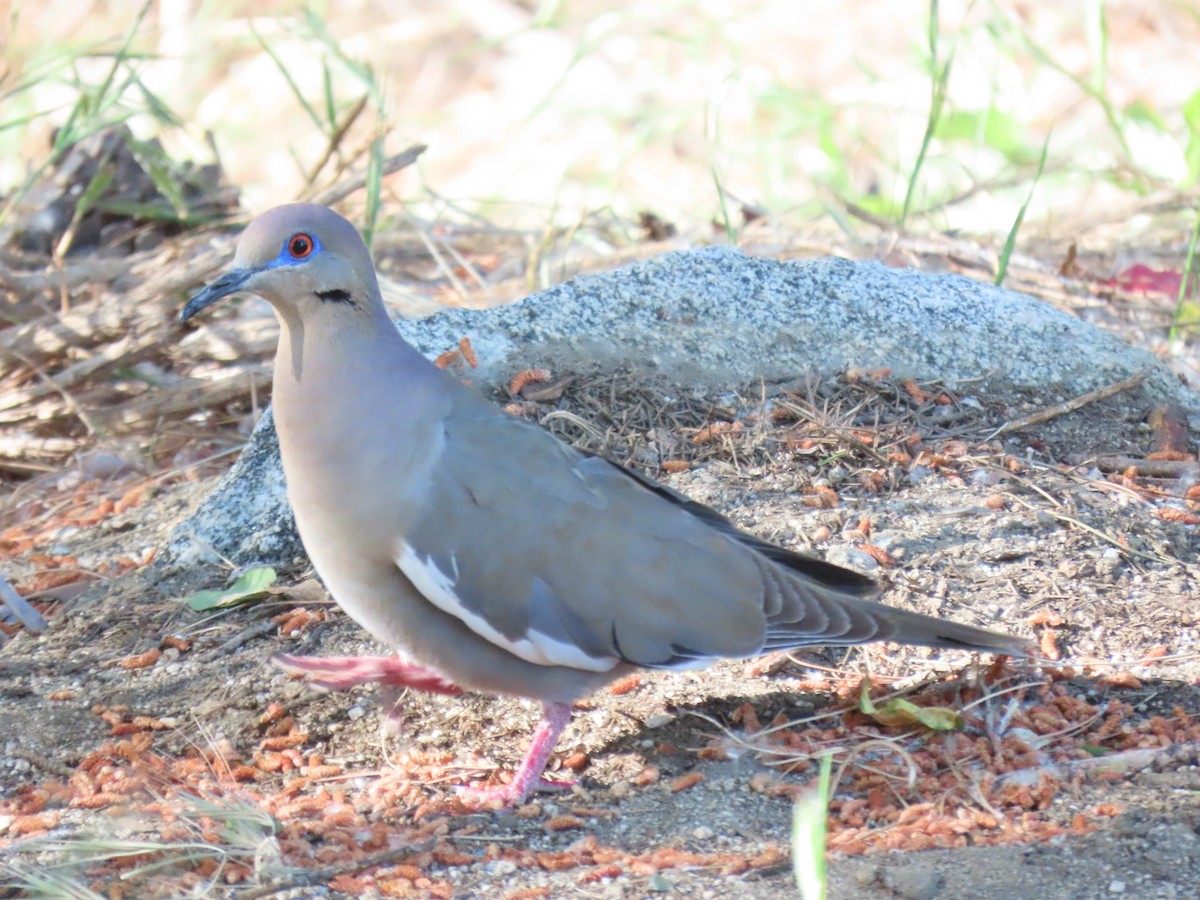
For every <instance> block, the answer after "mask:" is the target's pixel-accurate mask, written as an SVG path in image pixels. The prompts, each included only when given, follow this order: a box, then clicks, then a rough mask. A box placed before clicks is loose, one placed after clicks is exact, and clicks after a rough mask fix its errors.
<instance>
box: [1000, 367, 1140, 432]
mask: <svg viewBox="0 0 1200 900" xmlns="http://www.w3.org/2000/svg"><path fill="white" fill-rule="evenodd" d="M1149 374H1150V373H1149V372H1148V371H1141V372H1137V373H1135V374H1133V375H1130V376H1129V377H1128V378H1125V379H1123V380H1121V381H1118V382H1116V383H1114V384H1110V385H1107V386H1106V387H1102V388H1097V389H1096V390H1094V391H1088V392H1087V393H1086V394H1080V395H1079V396H1078V397H1075V398H1073V399H1071V400H1068V401H1066V402H1065V403H1059V404H1056V405H1055V406H1051V407H1047V408H1046V409H1043V410H1040V411H1039V412H1035V413H1031V414H1030V415H1028V416H1022V417H1021V418H1019V419H1012V420H1010V421H1008V422H1005V423H1004V424H1003V425H1001V426H1000V427H999V428H997V429H996V430H995V431H993V432H992V433H991V434H989V435H988V436H987V437H986V438H985V439H984V443H987V442H988V441H991V440H993V439H995V438H997V437H999V436H1000V435H1002V434H1009V433H1011V432H1013V431H1021V430H1023V429H1025V428H1029V427H1031V426H1033V425H1040V424H1042V423H1043V422H1049V421H1050V420H1051V419H1057V418H1058V417H1059V416H1065V415H1066V414H1067V413H1070V412H1075V410H1077V409H1082V408H1083V407H1085V406H1087V405H1088V404H1089V403H1095V402H1097V401H1098V400H1105V399H1107V398H1109V397H1113V396H1116V395H1117V394H1119V393H1121V392H1122V391H1127V390H1129V389H1130V388H1135V387H1137V386H1138V385H1139V384H1141V383H1142V382H1143V381H1145V380H1146V378H1147V376H1148V375H1149Z"/></svg>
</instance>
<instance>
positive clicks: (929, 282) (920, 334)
mask: <svg viewBox="0 0 1200 900" xmlns="http://www.w3.org/2000/svg"><path fill="white" fill-rule="evenodd" d="M397 328H399V330H400V332H401V334H403V336H404V337H405V339H406V340H408V341H409V342H410V343H412V344H413V345H414V346H415V347H417V348H418V349H419V350H421V351H422V352H423V353H425V354H427V355H429V356H435V355H437V354H439V353H441V352H442V351H444V350H446V349H447V348H449V347H453V346H455V345H456V344H457V342H458V341H459V339H460V338H462V337H468V338H470V340H471V344H472V346H473V348H474V350H475V353H476V355H477V356H478V358H479V368H478V369H477V370H474V371H473V372H472V373H471V374H472V376H473V377H474V378H475V379H476V380H477V381H479V382H481V383H496V382H499V381H501V380H504V379H507V378H508V377H509V376H511V375H512V374H513V373H514V372H516V371H518V370H520V369H525V368H529V367H531V366H539V367H545V368H549V369H551V370H554V371H560V372H561V371H563V370H569V369H571V368H573V367H576V366H579V365H581V364H582V365H586V366H595V365H596V364H597V363H599V364H600V365H602V366H603V365H608V366H613V367H616V366H624V367H633V368H638V367H641V368H644V369H646V370H648V371H654V372H658V373H661V374H664V375H667V376H670V377H672V378H674V379H676V380H678V381H681V382H687V383H693V384H698V385H701V386H708V387H718V388H719V387H724V388H728V387H731V386H733V385H735V384H737V383H739V382H745V381H750V380H753V379H756V378H765V379H783V378H792V377H796V376H797V375H799V374H801V373H804V372H809V371H814V370H815V371H818V372H821V373H834V372H840V371H842V370H844V369H846V368H849V367H857V368H863V369H878V368H890V369H892V371H893V372H894V373H895V374H897V375H901V376H909V375H911V376H913V377H917V378H937V379H941V380H943V381H945V382H948V383H950V384H951V385H952V384H953V383H954V382H955V381H956V380H959V379H978V378H981V377H983V378H984V379H985V381H984V383H985V384H987V383H990V385H991V386H993V387H997V388H1010V389H1011V388H1024V389H1035V390H1039V389H1040V390H1043V391H1045V392H1047V393H1050V392H1056V393H1063V394H1066V395H1068V396H1071V395H1077V394H1080V393H1083V392H1085V391H1088V390H1092V389H1094V388H1097V387H1100V386H1102V385H1106V384H1110V383H1112V382H1114V381H1118V380H1120V379H1122V378H1126V377H1128V376H1129V375H1132V374H1133V373H1135V372H1138V371H1141V370H1143V369H1144V370H1148V371H1149V372H1150V375H1149V377H1148V378H1147V379H1146V382H1145V384H1144V385H1143V388H1142V391H1143V392H1144V394H1145V396H1146V397H1147V399H1150V400H1153V401H1157V402H1163V401H1171V402H1175V403H1178V404H1180V405H1181V406H1183V407H1184V408H1185V409H1186V410H1187V411H1188V412H1189V413H1191V414H1194V415H1200V398H1198V397H1197V395H1196V394H1194V393H1192V392H1191V391H1189V390H1187V389H1186V388H1184V387H1183V386H1182V385H1181V384H1180V383H1179V380H1178V379H1177V378H1176V377H1175V376H1174V375H1173V374H1172V373H1171V372H1170V370H1168V369H1167V368H1166V367H1165V366H1163V365H1162V364H1161V363H1159V362H1158V361H1157V360H1156V359H1155V358H1154V357H1153V356H1152V355H1151V354H1149V353H1147V352H1145V351H1143V350H1139V349H1136V348H1133V347H1130V346H1129V345H1127V344H1126V343H1124V342H1123V341H1121V340H1120V339H1119V338H1117V337H1116V336H1114V335H1112V334H1110V333H1109V332H1106V331H1104V330H1103V329H1100V328H1097V327H1095V326H1094V325H1090V324H1088V323H1086V322H1083V321H1081V320H1080V319H1077V318H1075V317H1074V316H1071V315H1068V314H1067V313H1064V312H1061V311H1059V310H1057V309H1055V308H1054V307H1052V306H1050V305H1048V304H1046V303H1043V302H1041V301H1039V300H1036V299H1034V298H1032V297H1028V296H1025V295H1023V294H1017V293H1013V292H1011V291H1004V290H999V289H997V288H994V287H991V286H990V285H986V284H982V283H980V282H977V281H971V280H970V279H967V278H962V277H959V276H954V275H933V276H931V275H925V274H922V273H920V272H917V271H913V270H906V269H890V268H887V267H885V266H883V265H881V264H879V263H875V262H851V261H849V260H844V259H835V258H830V259H821V260H814V261H809V262H779V261H777V260H773V259H764V258H756V257H748V256H744V255H743V254H741V253H740V252H738V251H736V250H731V249H728V248H721V247H710V248H705V249H700V250H688V251H682V252H678V253H669V254H666V255H663V256H660V257H657V258H655V259H650V260H645V261H642V262H638V263H635V264H633V265H631V266H627V267H625V268H622V269H618V270H616V271H612V272H607V273H604V274H600V275H588V276H582V277H579V278H576V279H573V280H572V281H569V282H567V283H565V284H561V285H559V286H557V287H554V288H551V289H549V290H546V291H542V292H540V293H538V294H535V295H533V296H531V297H529V298H527V299H525V300H523V301H521V302H519V303H514V304H511V305H509V306H504V307H499V308H495V309H488V310H461V309H456V310H447V311H444V312H442V313H439V314H438V315H435V316H433V317H431V318H428V319H420V320H410V321H403V322H400V323H398V324H397ZM210 548H211V549H210ZM211 550H216V551H218V552H219V553H221V554H222V555H224V556H226V557H228V558H229V559H231V560H233V561H234V562H235V563H237V564H239V565H247V564H250V563H260V562H262V563H272V564H275V565H277V566H278V565H282V566H287V565H289V564H290V563H291V562H292V561H293V560H294V559H295V558H296V557H297V556H298V555H299V554H300V553H301V550H300V544H299V542H298V540H297V538H296V535H295V530H294V524H293V521H292V517H291V513H290V510H289V509H288V506H287V502H286V499H285V498H284V493H283V474H282V470H281V468H280V466H279V462H278V446H277V443H276V440H275V433H274V425H273V422H272V419H271V417H270V415H265V416H263V418H262V421H261V422H260V423H259V426H258V428H256V429H255V431H254V434H253V436H252V437H251V441H250V444H249V446H248V447H247V449H246V450H245V451H244V452H243V454H242V458H241V459H240V460H239V461H238V463H237V465H236V466H234V468H233V469H232V470H231V471H230V473H229V474H228V476H226V478H225V479H224V480H223V481H222V482H221V484H220V485H219V486H218V488H217V489H216V491H215V492H214V493H213V494H212V495H211V496H210V497H209V498H208V499H207V500H205V501H204V503H203V504H202V505H201V507H200V508H199V509H198V510H197V511H196V513H195V514H194V515H193V516H192V517H191V518H190V519H188V520H187V521H186V522H184V523H183V524H182V525H180V526H179V527H177V528H176V529H175V531H174V532H173V533H172V535H171V538H170V541H169V545H168V547H167V548H166V549H165V551H164V553H163V554H162V555H161V557H160V559H161V560H162V561H163V562H164V563H165V564H167V565H168V566H182V565H189V564H194V563H196V562H200V561H203V560H205V559H209V558H211V557H212V552H211Z"/></svg>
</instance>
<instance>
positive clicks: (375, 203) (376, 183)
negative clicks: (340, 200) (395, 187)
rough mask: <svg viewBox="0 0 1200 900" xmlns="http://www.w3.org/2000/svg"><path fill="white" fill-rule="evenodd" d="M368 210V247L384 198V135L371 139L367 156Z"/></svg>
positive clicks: (365, 239) (369, 246)
mask: <svg viewBox="0 0 1200 900" xmlns="http://www.w3.org/2000/svg"><path fill="white" fill-rule="evenodd" d="M366 189H367V210H366V217H365V221H364V222H363V240H364V241H366V244H367V249H368V250H370V249H371V242H372V241H373V240H374V238H375V226H376V225H377V224H378V223H379V210H380V207H381V205H382V199H383V135H382V134H377V135H376V136H375V139H374V140H372V141H371V152H370V154H369V155H368V156H367V184H366Z"/></svg>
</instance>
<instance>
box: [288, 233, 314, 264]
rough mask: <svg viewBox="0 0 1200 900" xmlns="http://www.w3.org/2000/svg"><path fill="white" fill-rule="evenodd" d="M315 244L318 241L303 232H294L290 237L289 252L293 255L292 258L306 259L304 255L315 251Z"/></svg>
mask: <svg viewBox="0 0 1200 900" xmlns="http://www.w3.org/2000/svg"><path fill="white" fill-rule="evenodd" d="M315 244H316V242H315V241H313V239H312V238H311V237H309V236H308V235H307V234H304V233H303V232H301V233H300V234H293V235H292V236H291V237H290V238H288V243H287V249H288V253H290V254H291V255H292V259H304V257H306V256H308V255H309V254H310V253H312V252H313V247H314V246H315Z"/></svg>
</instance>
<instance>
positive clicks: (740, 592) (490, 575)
mask: <svg viewBox="0 0 1200 900" xmlns="http://www.w3.org/2000/svg"><path fill="white" fill-rule="evenodd" d="M443 427H444V438H445V442H444V451H443V453H442V457H441V459H440V460H439V462H438V464H437V465H436V466H435V467H434V473H433V475H432V476H431V483H430V484H429V486H428V491H427V493H426V494H425V496H426V497H427V498H428V502H427V503H425V504H423V509H422V510H421V512H420V513H419V515H418V516H417V517H416V519H415V520H414V522H413V527H412V529H411V530H410V533H409V537H408V542H409V543H408V545H407V546H406V547H405V548H404V550H403V551H402V552H401V558H400V559H399V560H398V563H399V564H400V567H401V569H403V570H404V572H405V574H406V575H407V576H408V577H409V578H410V579H411V580H412V581H413V582H414V584H416V586H417V587H418V589H419V590H420V591H421V592H422V594H424V595H425V596H426V597H427V598H428V599H430V600H431V602H434V603H435V604H436V605H438V606H439V607H441V608H442V609H443V610H444V611H446V612H449V613H451V614H452V615H456V616H458V617H459V618H460V619H462V620H463V621H464V622H466V624H467V625H468V626H469V627H471V628H472V630H474V631H475V632H476V633H478V634H481V635H482V636H484V637H486V638H488V639H489V640H492V641H493V642H495V643H498V644H500V645H501V646H504V647H505V648H506V649H509V650H511V651H512V652H514V653H517V655H520V656H522V657H523V658H525V659H528V660H529V661H532V662H540V663H543V664H547V665H568V666H573V667H576V668H581V669H592V670H596V671H604V670H606V669H607V668H611V667H613V666H615V665H616V664H617V662H618V661H626V662H631V663H635V664H637V665H642V666H681V665H687V664H690V663H694V662H695V661H698V660H707V659H710V658H714V657H745V656H752V655H756V654H758V653H760V652H762V651H764V650H767V649H772V648H775V647H795V646H800V645H803V644H822V643H825V644H827V643H859V642H863V641H870V640H876V639H880V638H887V637H891V636H893V635H892V634H890V633H889V632H890V631H892V629H890V628H889V627H888V623H887V621H886V619H882V618H881V614H890V613H892V612H896V611H894V610H891V609H890V608H888V607H883V606H879V605H878V604H874V603H871V602H870V601H867V600H865V599H862V598H864V597H865V596H868V595H870V594H872V593H874V592H875V588H874V585H873V583H872V582H871V581H870V580H869V579H866V578H864V577H862V576H860V575H857V574H855V573H852V572H849V571H847V570H844V569H841V568H839V567H837V566H833V565H830V564H828V563H824V562H821V561H819V560H814V559H810V558H808V557H804V556H801V555H799V554H795V553H790V552H788V551H785V550H782V549H781V548H777V547H774V546H773V545H770V544H766V543H765V542H762V541H760V540H758V539H757V538H754V537H753V536H750V535H746V534H744V533H742V532H739V531H737V529H736V528H734V527H733V526H732V525H731V524H730V523H729V522H728V520H726V519H725V518H724V517H722V516H720V515H719V514H718V513H716V512H714V511H712V510H711V509H708V508H707V507H704V506H702V505H701V504H698V503H695V502H693V501H691V500H688V499H687V498H685V497H682V496H681V495H679V494H677V493H675V492H673V491H670V490H669V489H667V488H665V487H664V486H662V485H659V484H656V483H655V482H653V481H651V480H650V479H647V478H645V477H643V476H640V475H635V474H633V473H631V472H628V471H627V470H624V469H621V468H619V467H617V466H614V465H613V464H611V463H609V462H607V461H605V460H603V459H600V458H597V457H588V456H585V455H583V454H581V453H579V452H577V451H575V450H573V449H571V448H570V447H567V446H566V445H565V444H563V443H561V442H560V441H558V440H557V439H555V438H554V437H552V436H551V435H549V434H547V433H546V432H544V431H543V430H542V429H540V428H538V427H536V426H533V425H530V424H527V423H524V422H521V421H519V420H516V419H512V418H510V417H508V416H504V415H502V414H500V413H499V412H498V411H496V410H495V409H494V408H493V407H490V406H488V405H487V404H485V403H484V402H483V401H481V400H480V401H475V400H474V399H473V398H463V399H461V400H458V399H456V403H455V405H454V407H453V409H452V411H451V414H450V415H448V416H447V417H446V419H445V420H444V424H443ZM910 615H911V614H910ZM916 618H918V619H922V618H923V617H916ZM928 621H930V622H934V621H937V620H932V619H930V620H928Z"/></svg>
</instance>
